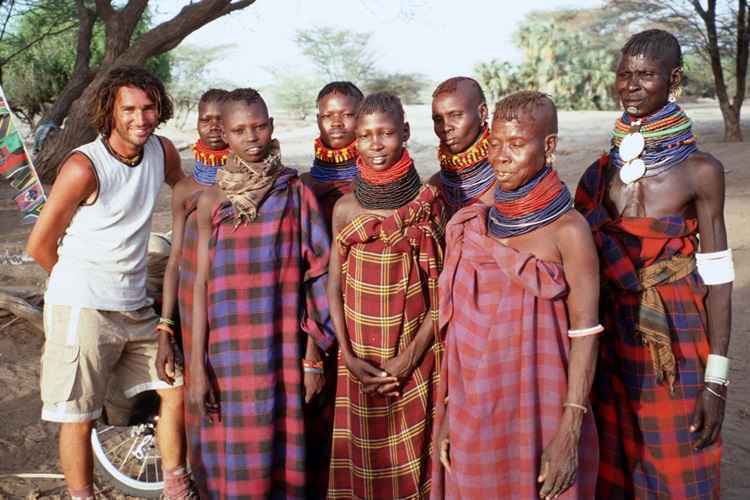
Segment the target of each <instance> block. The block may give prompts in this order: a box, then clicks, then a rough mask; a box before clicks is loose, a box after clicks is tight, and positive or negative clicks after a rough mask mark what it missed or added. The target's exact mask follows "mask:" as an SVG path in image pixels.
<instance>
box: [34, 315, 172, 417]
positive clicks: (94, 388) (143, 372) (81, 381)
mask: <svg viewBox="0 0 750 500" xmlns="http://www.w3.org/2000/svg"><path fill="white" fill-rule="evenodd" d="M158 322H159V318H158V317H157V316H156V313H155V312H154V310H153V308H152V307H151V306H146V307H142V308H141V309H138V310H136V311H128V312H121V311H100V310H97V309H87V308H80V307H74V306H64V305H63V306H61V305H45V306H44V332H45V337H46V342H45V344H44V353H43V354H42V375H41V394H42V403H43V404H42V419H43V420H48V421H51V422H86V421H89V420H94V419H97V418H99V416H100V415H101V413H102V407H103V405H104V401H105V398H106V396H107V394H108V392H110V391H119V392H120V393H122V394H124V395H125V396H126V397H128V398H131V397H133V396H135V395H136V394H138V393H140V392H143V391H148V390H153V389H169V388H172V387H178V386H181V385H182V375H181V374H178V376H177V377H176V379H175V383H174V385H172V386H170V385H169V384H167V383H166V382H163V381H161V380H159V377H158V375H157V372H156V354H157V351H158V341H159V337H158V336H159V335H163V334H161V333H159V332H157V331H155V328H156V325H157V324H158Z"/></svg>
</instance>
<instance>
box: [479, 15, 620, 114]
mask: <svg viewBox="0 0 750 500" xmlns="http://www.w3.org/2000/svg"><path fill="white" fill-rule="evenodd" d="M593 19H594V18H593V16H592V17H591V18H589V17H588V16H581V14H580V13H579V12H573V11H545V12H534V13H531V14H529V15H528V16H527V17H526V19H525V20H524V22H523V23H521V25H520V26H519V28H518V30H517V31H516V32H515V33H514V36H513V40H514V43H515V44H516V46H518V47H519V48H520V49H522V51H523V62H522V63H521V64H519V65H512V64H510V63H508V62H501V61H497V60H493V61H490V62H488V63H481V64H478V65H477V66H476V67H475V70H474V72H475V74H476V77H477V79H478V80H479V81H480V82H481V83H482V85H483V87H484V88H485V90H486V91H487V92H488V93H489V95H490V98H491V99H492V100H497V99H499V98H500V97H502V96H503V95H505V94H508V93H510V92H513V91H516V90H520V89H535V90H539V91H541V92H546V93H548V94H550V95H551V96H552V98H553V99H554V100H555V103H557V105H558V106H559V107H560V108H563V109H610V108H613V107H614V100H613V97H612V84H613V82H614V73H613V69H614V64H615V62H616V60H617V57H616V49H615V48H614V47H612V46H611V45H607V42H603V41H601V40H600V39H599V37H598V36H597V33H596V32H595V31H594V30H593V24H592V20H593ZM583 27H585V29H582V28H583ZM582 47H585V50H581V48H582Z"/></svg>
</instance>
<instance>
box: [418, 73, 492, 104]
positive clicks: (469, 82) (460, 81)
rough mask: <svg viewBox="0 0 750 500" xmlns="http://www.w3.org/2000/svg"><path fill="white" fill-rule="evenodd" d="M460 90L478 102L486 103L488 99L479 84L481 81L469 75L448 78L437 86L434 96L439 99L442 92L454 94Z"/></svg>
mask: <svg viewBox="0 0 750 500" xmlns="http://www.w3.org/2000/svg"><path fill="white" fill-rule="evenodd" d="M455 92H460V93H462V94H464V95H466V96H469V97H471V98H472V99H473V100H476V104H486V103H487V99H485V97H484V91H483V90H482V87H481V86H480V85H479V82H477V81H476V80H474V79H473V78H469V77H468V76H454V77H453V78H448V79H447V80H445V81H444V82H443V83H441V84H440V85H438V86H437V88H436V89H435V92H433V93H432V98H433V99H437V98H438V96H440V95H441V94H453V93H455Z"/></svg>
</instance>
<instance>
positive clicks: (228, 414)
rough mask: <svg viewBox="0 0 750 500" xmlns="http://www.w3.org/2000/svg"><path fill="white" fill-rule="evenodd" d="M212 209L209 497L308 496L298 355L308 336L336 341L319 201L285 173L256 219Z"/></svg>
mask: <svg viewBox="0 0 750 500" xmlns="http://www.w3.org/2000/svg"><path fill="white" fill-rule="evenodd" d="M232 215H233V208H232V207H231V205H230V204H228V203H224V204H222V205H221V206H220V207H218V209H217V210H216V211H215V213H214V217H213V224H214V235H213V238H212V242H211V268H210V277H209V283H208V319H209V339H208V364H209V370H210V371H211V372H212V373H213V375H214V377H213V380H212V383H214V384H215V386H216V387H217V388H218V392H219V399H220V408H221V410H220V419H221V420H220V422H219V423H215V424H210V423H207V422H202V423H201V454H202V458H203V464H204V468H205V477H202V478H198V479H199V480H200V481H205V483H206V485H207V489H208V491H209V492H210V496H211V497H212V498H305V497H307V496H308V494H307V492H306V485H307V483H308V481H309V480H310V478H307V477H306V470H305V464H306V450H305V436H304V419H303V384H302V368H301V359H302V357H303V355H304V349H305V342H306V335H305V334H307V335H312V336H313V337H314V338H315V340H316V341H317V343H318V345H319V346H320V347H321V348H322V349H324V350H327V349H328V348H329V347H330V346H331V344H332V342H333V339H334V335H333V330H332V328H331V325H330V319H329V315H328V305H327V300H326V290H325V288H326V281H327V280H326V271H327V267H328V256H329V254H328V252H329V239H328V235H327V229H326V224H325V221H324V220H323V219H322V217H321V215H320V213H319V209H318V203H317V201H316V200H315V196H314V195H313V193H312V192H311V191H310V190H309V188H307V187H305V186H303V185H302V183H301V182H300V180H299V178H298V177H297V174H296V171H294V170H291V169H285V170H284V171H283V172H282V173H281V174H280V175H279V177H278V178H277V179H276V181H275V183H274V186H273V188H272V190H271V191H270V192H269V193H268V195H267V197H266V199H265V200H264V201H263V203H262V205H261V207H260V210H259V214H258V218H257V219H256V220H255V221H254V222H252V223H248V224H243V225H240V226H239V227H238V228H237V229H233V224H234V223H233V220H232Z"/></svg>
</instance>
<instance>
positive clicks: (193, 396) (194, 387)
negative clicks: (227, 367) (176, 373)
mask: <svg viewBox="0 0 750 500" xmlns="http://www.w3.org/2000/svg"><path fill="white" fill-rule="evenodd" d="M187 396H188V406H189V407H190V411H192V412H193V413H194V414H196V415H198V416H199V417H200V418H208V419H209V420H211V422H213V421H214V416H216V414H218V412H219V403H218V398H217V397H216V394H215V393H214V390H213V388H212V387H211V384H210V383H209V381H208V375H207V374H206V369H205V368H204V367H203V366H195V365H194V364H193V363H191V364H190V384H188V391H187Z"/></svg>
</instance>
